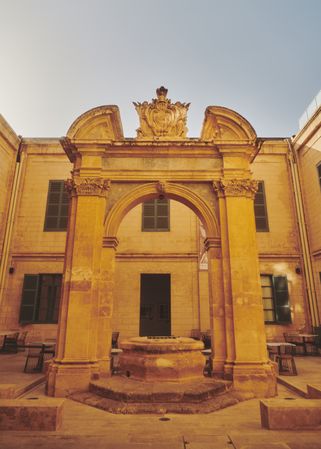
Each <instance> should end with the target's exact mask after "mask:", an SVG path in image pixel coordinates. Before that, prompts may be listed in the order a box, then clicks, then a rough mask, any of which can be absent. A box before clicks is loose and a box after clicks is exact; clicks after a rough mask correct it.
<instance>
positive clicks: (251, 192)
mask: <svg viewBox="0 0 321 449" xmlns="http://www.w3.org/2000/svg"><path fill="white" fill-rule="evenodd" d="M213 188H214V191H215V193H216V194H217V195H218V196H219V197H222V196H245V197H247V198H254V196H255V194H256V192H257V188H258V181H255V180H254V179H249V178H248V179H221V180H219V181H214V182H213Z"/></svg>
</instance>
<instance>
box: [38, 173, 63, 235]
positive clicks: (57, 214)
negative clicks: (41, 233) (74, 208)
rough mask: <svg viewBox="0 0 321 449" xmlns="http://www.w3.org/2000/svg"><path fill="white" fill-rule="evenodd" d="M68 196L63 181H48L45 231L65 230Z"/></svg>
mask: <svg viewBox="0 0 321 449" xmlns="http://www.w3.org/2000/svg"><path fill="white" fill-rule="evenodd" d="M68 205H69V197H68V194H67V192H66V191H65V183H64V181H49V189H48V198H47V209H46V218H45V227H44V230H45V231H66V229H67V221H68Z"/></svg>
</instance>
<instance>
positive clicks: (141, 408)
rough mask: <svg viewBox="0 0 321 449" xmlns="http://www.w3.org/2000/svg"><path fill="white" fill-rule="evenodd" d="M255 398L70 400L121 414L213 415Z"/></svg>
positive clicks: (78, 396)
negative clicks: (191, 400)
mask: <svg viewBox="0 0 321 449" xmlns="http://www.w3.org/2000/svg"><path fill="white" fill-rule="evenodd" d="M252 397H253V396H250V395H249V396H245V395H244V396H241V395H238V394H236V393H234V392H226V393H223V394H221V395H219V396H217V397H215V398H211V399H208V400H207V401H203V402H198V403H192V402H167V403H162V402H158V403H155V402H154V403H142V402H130V403H128V402H121V401H115V400H113V399H108V398H105V397H102V396H99V395H97V394H95V393H92V392H81V393H73V394H72V395H70V396H69V397H68V398H69V399H72V400H74V401H77V402H81V403H83V404H86V405H89V406H92V407H96V408H98V409H101V410H105V411H108V412H111V413H119V414H140V413H156V414H166V413H181V414H194V413H195V414H196V413H211V412H214V411H216V410H220V409H223V408H225V407H229V406H231V405H235V404H237V403H238V402H239V401H241V400H245V399H251V398H252Z"/></svg>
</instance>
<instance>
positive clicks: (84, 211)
mask: <svg viewBox="0 0 321 449" xmlns="http://www.w3.org/2000/svg"><path fill="white" fill-rule="evenodd" d="M109 184H110V182H109V181H107V180H104V179H103V178H100V177H86V178H83V177H79V176H77V177H74V178H73V179H72V180H68V181H67V182H66V187H67V189H68V191H69V192H70V194H71V206H70V214H69V224H68V233H67V244H66V260H65V267H64V280H63V292H62V298H61V306H60V313H59V324H58V342H57V354H56V358H55V360H54V362H53V363H52V364H51V365H50V368H49V372H48V381H47V393H48V394H49V395H50V396H58V397H63V396H66V395H68V394H69V393H71V392H73V391H81V390H87V389H88V386H89V382H90V379H91V377H92V375H94V374H96V375H98V372H99V366H98V363H97V336H98V335H97V334H98V328H97V320H98V310H99V294H98V292H99V282H100V264H101V250H102V238H103V224H104V214H105V209H106V194H107V192H108V190H109Z"/></svg>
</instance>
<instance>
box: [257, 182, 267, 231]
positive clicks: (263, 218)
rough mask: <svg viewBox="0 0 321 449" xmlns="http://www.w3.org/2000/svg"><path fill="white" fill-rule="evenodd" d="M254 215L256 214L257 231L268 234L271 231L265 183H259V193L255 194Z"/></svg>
mask: <svg viewBox="0 0 321 449" xmlns="http://www.w3.org/2000/svg"><path fill="white" fill-rule="evenodd" d="M254 213H255V224H256V231H258V232H267V231H268V230H269V223H268V217H267V209H266V199H265V188H264V182H263V181H260V182H259V184H258V191H257V192H256V194H255V198H254Z"/></svg>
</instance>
